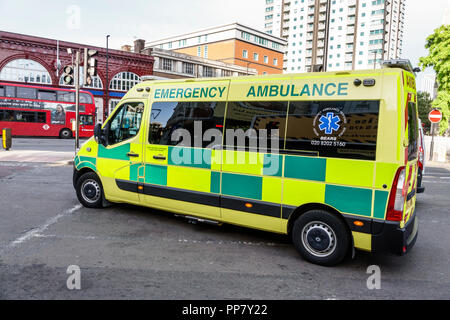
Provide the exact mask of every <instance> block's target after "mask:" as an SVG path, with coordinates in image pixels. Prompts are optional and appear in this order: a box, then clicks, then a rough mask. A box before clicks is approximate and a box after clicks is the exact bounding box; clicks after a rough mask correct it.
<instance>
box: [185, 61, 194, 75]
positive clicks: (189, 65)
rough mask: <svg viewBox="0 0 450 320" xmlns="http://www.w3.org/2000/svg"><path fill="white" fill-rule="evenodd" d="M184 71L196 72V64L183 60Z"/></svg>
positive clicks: (187, 72)
mask: <svg viewBox="0 0 450 320" xmlns="http://www.w3.org/2000/svg"><path fill="white" fill-rule="evenodd" d="M183 73H186V74H192V75H193V74H194V64H193V63H189V62H183Z"/></svg>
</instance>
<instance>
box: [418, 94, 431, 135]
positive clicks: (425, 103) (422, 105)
mask: <svg viewBox="0 0 450 320" xmlns="http://www.w3.org/2000/svg"><path fill="white" fill-rule="evenodd" d="M417 106H418V111H419V118H420V120H422V124H423V125H424V129H425V131H426V132H429V131H430V127H431V123H430V120H428V114H429V113H430V111H431V110H433V99H432V98H431V96H430V94H429V93H428V92H422V91H419V92H417Z"/></svg>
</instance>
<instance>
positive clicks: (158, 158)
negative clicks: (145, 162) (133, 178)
mask: <svg viewBox="0 0 450 320" xmlns="http://www.w3.org/2000/svg"><path fill="white" fill-rule="evenodd" d="M153 159H155V160H166V157H164V156H153Z"/></svg>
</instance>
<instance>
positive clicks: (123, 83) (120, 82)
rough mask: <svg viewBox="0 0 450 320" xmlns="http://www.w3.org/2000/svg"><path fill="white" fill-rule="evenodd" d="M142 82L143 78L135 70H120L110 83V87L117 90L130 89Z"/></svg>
mask: <svg viewBox="0 0 450 320" xmlns="http://www.w3.org/2000/svg"><path fill="white" fill-rule="evenodd" d="M140 82H141V78H140V77H139V76H138V75H137V74H135V73H133V72H120V73H118V74H116V75H115V76H114V77H113V78H112V80H111V83H110V85H109V89H111V90H117V91H129V90H130V89H131V88H133V87H134V86H135V85H137V84H138V83H140Z"/></svg>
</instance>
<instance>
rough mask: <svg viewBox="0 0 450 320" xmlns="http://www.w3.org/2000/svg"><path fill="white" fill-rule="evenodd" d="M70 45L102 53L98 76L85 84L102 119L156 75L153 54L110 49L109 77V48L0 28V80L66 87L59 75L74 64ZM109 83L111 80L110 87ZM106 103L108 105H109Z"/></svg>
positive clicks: (139, 48)
mask: <svg viewBox="0 0 450 320" xmlns="http://www.w3.org/2000/svg"><path fill="white" fill-rule="evenodd" d="M105 42H106V39H105ZM135 46H136V47H137V48H136V50H135V51H136V52H140V50H141V49H143V47H144V43H143V40H137V41H136V42H135ZM58 48H59V61H60V64H59V69H58V68H57V60H58V58H57V56H58V54H57V52H58ZM68 48H71V49H72V50H74V49H75V50H76V49H83V48H89V49H95V50H97V51H98V52H99V53H98V55H97V56H96V58H97V60H98V69H97V70H98V71H97V72H98V76H97V77H95V78H94V81H93V83H92V85H91V86H89V87H82V89H83V90H87V91H90V92H91V93H92V94H93V95H94V98H95V104H96V106H97V118H98V120H99V121H103V116H104V113H105V111H106V113H107V114H109V112H110V110H112V108H113V107H115V105H116V104H117V103H118V101H119V100H120V99H121V98H122V97H123V96H124V95H125V93H126V92H127V91H128V90H129V89H131V87H132V86H133V85H134V84H136V83H138V82H140V81H141V77H142V76H147V75H152V74H153V64H154V58H153V57H152V56H149V55H143V54H137V53H134V52H126V51H120V50H112V49H109V50H108V80H107V79H106V73H107V72H106V60H107V59H106V56H107V54H106V48H101V47H94V46H88V45H83V44H79V43H72V42H66V41H57V40H53V39H46V38H40V37H34V36H28V35H23V34H16V33H11V32H4V31H0V81H2V82H16V83H17V82H22V83H33V84H39V85H45V86H52V87H65V88H67V86H64V85H63V84H62V82H61V79H60V78H61V75H62V68H63V67H64V66H66V65H70V64H72V56H71V55H70V54H68V52H67V49H68ZM81 73H82V72H81ZM106 83H109V86H108V88H107V86H106V85H105V84H106ZM107 94H108V96H109V97H108V99H107ZM107 106H109V107H108V108H106V107H107Z"/></svg>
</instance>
